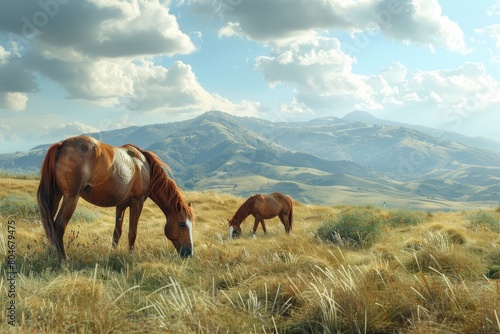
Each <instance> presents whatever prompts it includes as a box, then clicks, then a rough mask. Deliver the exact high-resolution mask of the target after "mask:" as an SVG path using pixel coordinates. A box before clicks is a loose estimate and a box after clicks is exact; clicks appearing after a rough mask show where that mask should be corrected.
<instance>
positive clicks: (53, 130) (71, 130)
mask: <svg viewBox="0 0 500 334" xmlns="http://www.w3.org/2000/svg"><path fill="white" fill-rule="evenodd" d="M92 132H99V129H98V128H96V127H93V126H90V125H88V124H84V123H80V122H71V123H61V124H57V125H55V126H50V127H48V126H45V127H44V130H43V131H42V133H41V134H40V139H41V140H43V141H47V142H54V141H59V140H62V139H64V138H68V137H72V136H77V135H81V134H84V133H92Z"/></svg>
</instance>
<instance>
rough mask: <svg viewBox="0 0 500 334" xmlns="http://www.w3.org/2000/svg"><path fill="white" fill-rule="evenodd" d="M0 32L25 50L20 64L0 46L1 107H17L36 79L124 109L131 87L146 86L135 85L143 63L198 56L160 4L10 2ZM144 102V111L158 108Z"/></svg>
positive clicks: (110, 0) (135, 1) (53, 0)
mask: <svg viewBox="0 0 500 334" xmlns="http://www.w3.org/2000/svg"><path fill="white" fill-rule="evenodd" d="M0 31H6V32H7V33H8V34H9V36H11V37H12V36H14V37H15V44H22V45H23V46H24V47H23V52H22V53H19V52H18V53H17V56H16V57H15V59H13V58H12V57H10V58H9V52H8V51H7V50H6V49H5V48H4V46H2V47H1V49H0V93H1V92H4V93H5V94H3V99H2V100H0V102H2V103H0V108H15V109H16V110H22V109H24V107H25V106H26V97H27V96H28V95H27V94H26V93H30V92H34V91H36V90H37V89H38V85H37V83H36V80H35V74H41V75H42V76H44V77H46V78H49V79H51V80H53V81H54V82H56V83H58V84H59V85H60V86H61V87H62V88H63V89H64V90H65V91H66V92H67V93H68V98H71V99H76V100H84V101H87V102H90V103H94V104H98V105H101V106H107V107H110V106H123V105H124V104H125V105H126V103H127V102H129V101H133V100H134V99H135V101H137V96H135V95H134V94H136V93H137V91H136V90H135V88H134V87H137V86H140V85H147V84H146V83H140V82H136V81H135V80H141V79H143V78H144V76H140V75H139V76H138V75H136V74H137V72H140V71H143V72H144V71H147V70H148V69H149V68H148V67H146V68H144V69H141V68H140V67H141V66H142V65H141V64H144V63H146V60H148V59H149V60H148V61H153V60H152V59H156V58H155V57H163V56H172V55H176V54H188V53H191V52H193V51H195V47H194V45H193V43H192V42H191V40H190V38H189V36H188V35H186V34H184V33H183V32H182V31H181V30H180V28H179V25H178V23H177V20H176V18H175V16H173V15H172V14H170V13H169V8H168V7H166V6H165V5H164V4H163V2H162V1H159V0H156V1H140V0H131V1H127V2H124V1H119V0H86V1H67V0H65V1H63V0H47V1H9V2H8V3H6V4H5V5H4V7H3V10H2V11H1V12H0ZM14 37H12V38H14ZM156 69H160V66H157V67H156ZM172 88H173V89H174V90H175V89H176V87H175V86H172ZM179 93H180V94H179V95H182V94H181V93H182V92H179ZM175 95H176V94H175V93H172V94H171V96H175ZM16 97H17V98H18V100H17V103H14V102H13V99H14V98H16ZM21 97H22V98H23V99H21ZM23 101H24V103H23ZM143 102H144V108H145V110H148V108H149V106H150V105H152V104H154V103H155V101H146V100H144V101H143ZM139 109H140V108H137V110H139Z"/></svg>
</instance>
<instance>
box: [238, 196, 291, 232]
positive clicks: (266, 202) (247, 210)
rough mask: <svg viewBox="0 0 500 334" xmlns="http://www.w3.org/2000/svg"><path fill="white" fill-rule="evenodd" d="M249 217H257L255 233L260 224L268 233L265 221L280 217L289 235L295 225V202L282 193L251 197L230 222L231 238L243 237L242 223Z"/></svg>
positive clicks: (254, 226)
mask: <svg viewBox="0 0 500 334" xmlns="http://www.w3.org/2000/svg"><path fill="white" fill-rule="evenodd" d="M249 215H252V216H254V217H255V222H254V224H253V233H254V234H255V231H257V227H258V226H259V223H261V224H262V228H263V229H264V233H266V224H265V223H264V219H270V218H274V217H276V216H278V217H279V219H280V220H281V223H283V225H284V226H285V232H286V233H287V234H288V233H290V230H291V229H292V223H293V202H292V200H291V199H290V197H288V196H285V195H283V194H281V193H272V194H270V195H254V196H251V197H249V198H248V199H247V200H246V201H245V202H244V203H243V204H242V205H241V206H240V207H239V209H238V210H237V211H236V213H235V214H234V216H233V218H231V219H230V220H228V221H229V237H230V238H231V237H233V236H234V237H237V236H239V235H241V226H240V225H241V223H242V222H243V221H244V220H245V218H247V217H248V216H249Z"/></svg>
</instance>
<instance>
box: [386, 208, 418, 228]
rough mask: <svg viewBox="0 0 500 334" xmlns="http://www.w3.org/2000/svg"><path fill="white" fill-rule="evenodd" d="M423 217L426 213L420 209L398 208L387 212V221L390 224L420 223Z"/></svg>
mask: <svg viewBox="0 0 500 334" xmlns="http://www.w3.org/2000/svg"><path fill="white" fill-rule="evenodd" d="M425 218H426V214H425V213H424V212H422V211H413V210H405V209H398V210H394V211H392V212H391V213H390V214H389V218H388V222H389V223H390V224H391V225H392V226H400V225H403V226H406V225H417V224H420V223H422V222H423V221H424V220H425Z"/></svg>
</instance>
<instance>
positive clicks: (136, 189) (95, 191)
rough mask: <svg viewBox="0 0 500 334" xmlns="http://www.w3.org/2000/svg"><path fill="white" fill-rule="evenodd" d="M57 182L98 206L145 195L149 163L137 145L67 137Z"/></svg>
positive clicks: (64, 188) (61, 186) (69, 193)
mask: <svg viewBox="0 0 500 334" xmlns="http://www.w3.org/2000/svg"><path fill="white" fill-rule="evenodd" d="M56 177H57V182H58V184H59V186H60V188H61V189H62V190H63V193H64V194H66V195H70V196H76V195H77V194H80V195H81V197H82V198H83V199H85V200H86V201H88V202H90V203H92V204H94V205H98V206H116V205H123V204H126V203H127V202H128V200H129V198H130V197H132V196H134V197H137V198H140V197H144V194H145V193H146V191H147V190H146V188H147V187H148V186H149V181H150V180H149V165H148V164H147V161H146V159H145V157H144V156H143V155H142V154H141V152H140V151H139V150H138V149H137V148H136V147H134V146H127V145H126V146H122V147H115V146H111V145H108V144H105V143H102V142H100V141H98V140H96V139H94V138H91V137H88V136H77V137H72V138H68V139H66V140H64V141H63V142H62V144H61V146H60V148H59V152H58V155H57V175H56Z"/></svg>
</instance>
